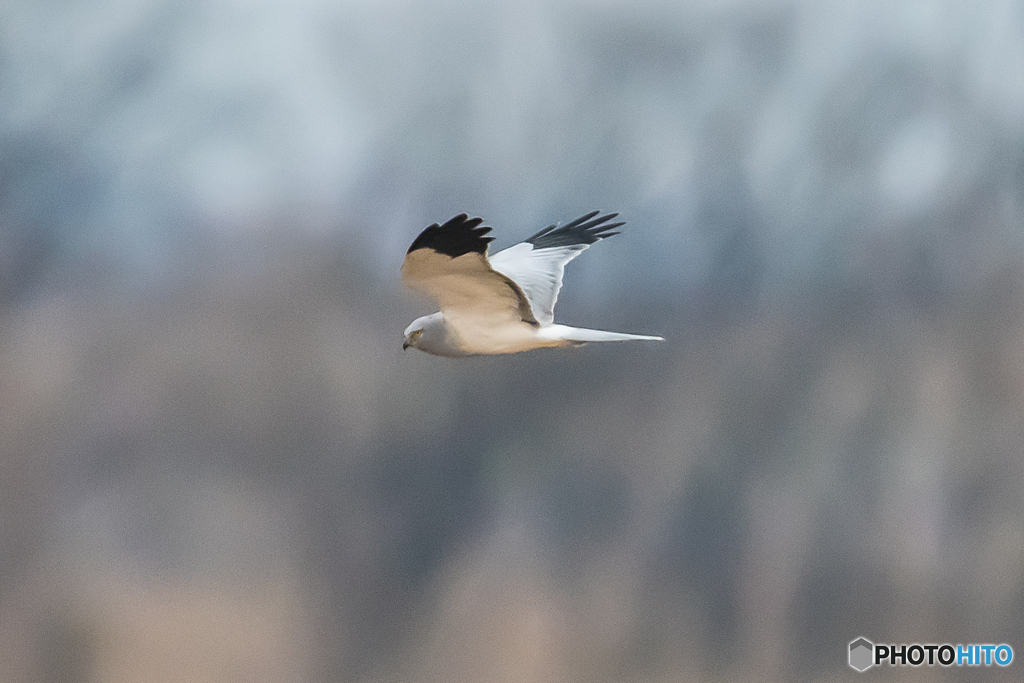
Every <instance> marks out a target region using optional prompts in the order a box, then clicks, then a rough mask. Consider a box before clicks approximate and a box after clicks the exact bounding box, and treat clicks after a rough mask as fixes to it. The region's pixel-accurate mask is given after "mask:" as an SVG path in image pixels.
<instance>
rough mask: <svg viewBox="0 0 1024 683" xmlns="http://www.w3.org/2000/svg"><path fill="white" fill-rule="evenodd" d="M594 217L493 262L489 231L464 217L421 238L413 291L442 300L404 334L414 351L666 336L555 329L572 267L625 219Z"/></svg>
mask: <svg viewBox="0 0 1024 683" xmlns="http://www.w3.org/2000/svg"><path fill="white" fill-rule="evenodd" d="M598 213H599V212H597V211H593V212H591V213H588V214H587V215H586V216H580V217H579V218H577V219H576V220H574V221H572V222H571V223H567V224H565V225H563V226H561V227H559V226H557V225H549V226H548V227H546V228H544V229H543V230H541V231H540V232H538V233H537V234H536V235H533V236H532V237H528V238H527V239H526V240H525V241H523V242H520V243H519V244H517V245H515V246H512V247H509V248H508V249H505V250H503V251H499V252H498V253H497V254H495V255H494V256H492V257H490V258H488V257H487V248H488V242H490V241H492V240H493V239H494V238H493V237H486V236H485V235H486V234H487V233H488V232H490V230H491V229H490V228H488V227H479V226H480V224H481V223H482V222H483V219H482V218H470V217H469V216H467V215H466V214H464V213H463V214H459V215H458V216H456V217H455V218H452V219H451V220H450V221H448V222H447V223H445V224H444V225H438V224H437V223H434V224H433V225H431V226H429V227H428V228H426V229H425V230H424V231H423V232H421V233H420V235H419V237H417V238H416V239H415V240H414V241H413V243H412V245H411V246H410V247H409V251H407V252H406V254H405V262H404V263H403V264H402V279H403V281H404V282H405V284H406V285H408V286H409V287H412V288H413V289H416V290H418V291H420V292H423V293H424V294H427V295H428V296H430V297H432V298H434V299H436V300H437V302H438V303H439V304H440V305H441V310H440V311H438V312H437V313H434V314H433V315H425V316H423V317H422V318H417V319H416V320H414V321H413V322H412V324H411V325H409V327H408V328H406V330H405V342H404V343H403V344H402V348H403V349H407V348H409V347H410V346H412V347H413V348H417V349H419V350H420V351H425V352H426V353H432V354H434V355H436V356H452V357H455V356H472V355H476V354H496V353H516V352H518V351H529V350H530V349H540V348H546V347H560V346H575V345H579V344H584V343H586V342H597V341H623V340H627V339H646V340H651V341H663V339H662V338H661V337H648V336H646V335H640V334H622V333H620V332H603V331H601V330H587V329H581V328H578V327H568V326H566V325H556V324H555V323H554V308H555V299H557V298H558V290H559V288H561V286H562V273H563V271H564V270H565V264H566V263H568V262H569V261H571V260H573V259H574V258H576V257H577V256H579V255H580V253H582V252H583V251H584V250H585V249H587V248H588V247H589V246H590V245H591V244H593V243H594V242H598V241H600V240H602V239H604V238H605V237H611V236H612V235H617V234H618V233H617V232H609V231H611V230H613V229H615V228H617V227H619V226H621V225H623V223H608V221H610V220H611V219H613V218H615V217H616V216H618V214H616V213H611V214H608V215H606V216H599V217H597V218H595V216H597V214H598Z"/></svg>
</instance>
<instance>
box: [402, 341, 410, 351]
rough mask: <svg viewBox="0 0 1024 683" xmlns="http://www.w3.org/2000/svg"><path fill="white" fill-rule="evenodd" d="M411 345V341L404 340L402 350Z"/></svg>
mask: <svg viewBox="0 0 1024 683" xmlns="http://www.w3.org/2000/svg"><path fill="white" fill-rule="evenodd" d="M410 346H412V344H410V343H409V342H402V350H403V351H405V350H406V349H408V348H409V347H410Z"/></svg>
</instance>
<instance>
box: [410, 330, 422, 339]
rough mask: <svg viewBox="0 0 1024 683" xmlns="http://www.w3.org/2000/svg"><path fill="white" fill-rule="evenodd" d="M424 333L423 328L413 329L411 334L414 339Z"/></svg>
mask: <svg viewBox="0 0 1024 683" xmlns="http://www.w3.org/2000/svg"><path fill="white" fill-rule="evenodd" d="M422 334H423V330H413V333H412V334H411V335H410V336H411V337H412V338H413V339H419V338H420V335H422Z"/></svg>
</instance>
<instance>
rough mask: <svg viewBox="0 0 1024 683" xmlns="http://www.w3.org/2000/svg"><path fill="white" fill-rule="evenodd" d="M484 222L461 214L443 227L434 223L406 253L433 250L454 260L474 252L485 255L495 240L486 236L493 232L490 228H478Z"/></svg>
mask: <svg viewBox="0 0 1024 683" xmlns="http://www.w3.org/2000/svg"><path fill="white" fill-rule="evenodd" d="M483 222H484V219H483V218H470V217H469V216H468V215H467V214H464V213H460V214H459V215H458V216H455V217H454V218H452V219H451V220H449V221H447V222H446V223H444V224H443V225H438V224H437V223H434V224H433V225H430V226H427V228H426V229H424V230H423V232H421V233H420V234H419V236H418V237H417V238H416V239H414V240H413V242H412V244H411V245H409V250H408V251H406V252H405V253H406V254H411V253H412V252H414V251H416V250H417V249H431V250H433V251H436V252H437V253H439V254H444V255H446V256H451V257H452V258H455V257H456V256H462V255H463V254H469V253H472V252H476V253H478V254H485V253H487V244H488V243H490V242H492V241H493V240H494V238H493V237H486V236H485V235H486V234H487V233H489V232H490V231H491V229H490V228H489V227H486V226H483V227H478V226H480V224H481V223H483Z"/></svg>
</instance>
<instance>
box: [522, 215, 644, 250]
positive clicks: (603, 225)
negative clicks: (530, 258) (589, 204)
mask: <svg viewBox="0 0 1024 683" xmlns="http://www.w3.org/2000/svg"><path fill="white" fill-rule="evenodd" d="M600 213H601V212H600V211H591V212H590V213H588V214H585V215H583V216H580V217H579V218H577V219H575V220H573V221H570V222H568V223H566V224H565V225H562V226H556V225H549V226H548V227H546V228H544V229H543V230H541V231H540V232H538V233H537V234H535V235H531V236H530V237H528V238H527V239H526V241H527V242H529V243H530V244H532V245H533V248H534V249H550V248H552V247H571V246H573V245H577V244H593V243H594V242H597V241H599V240H603V239H604V238H605V237H611V236H612V235H618V234H619V233H618V232H609V231H611V230H614V229H615V228H618V227H620V226H623V225H625V222H619V223H608V221H610V220H612V219H613V218H615V217H617V216H618V215H619V214H618V213H609V214H606V215H604V216H598V214H600ZM595 216H598V217H597V218H594V217H595Z"/></svg>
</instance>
